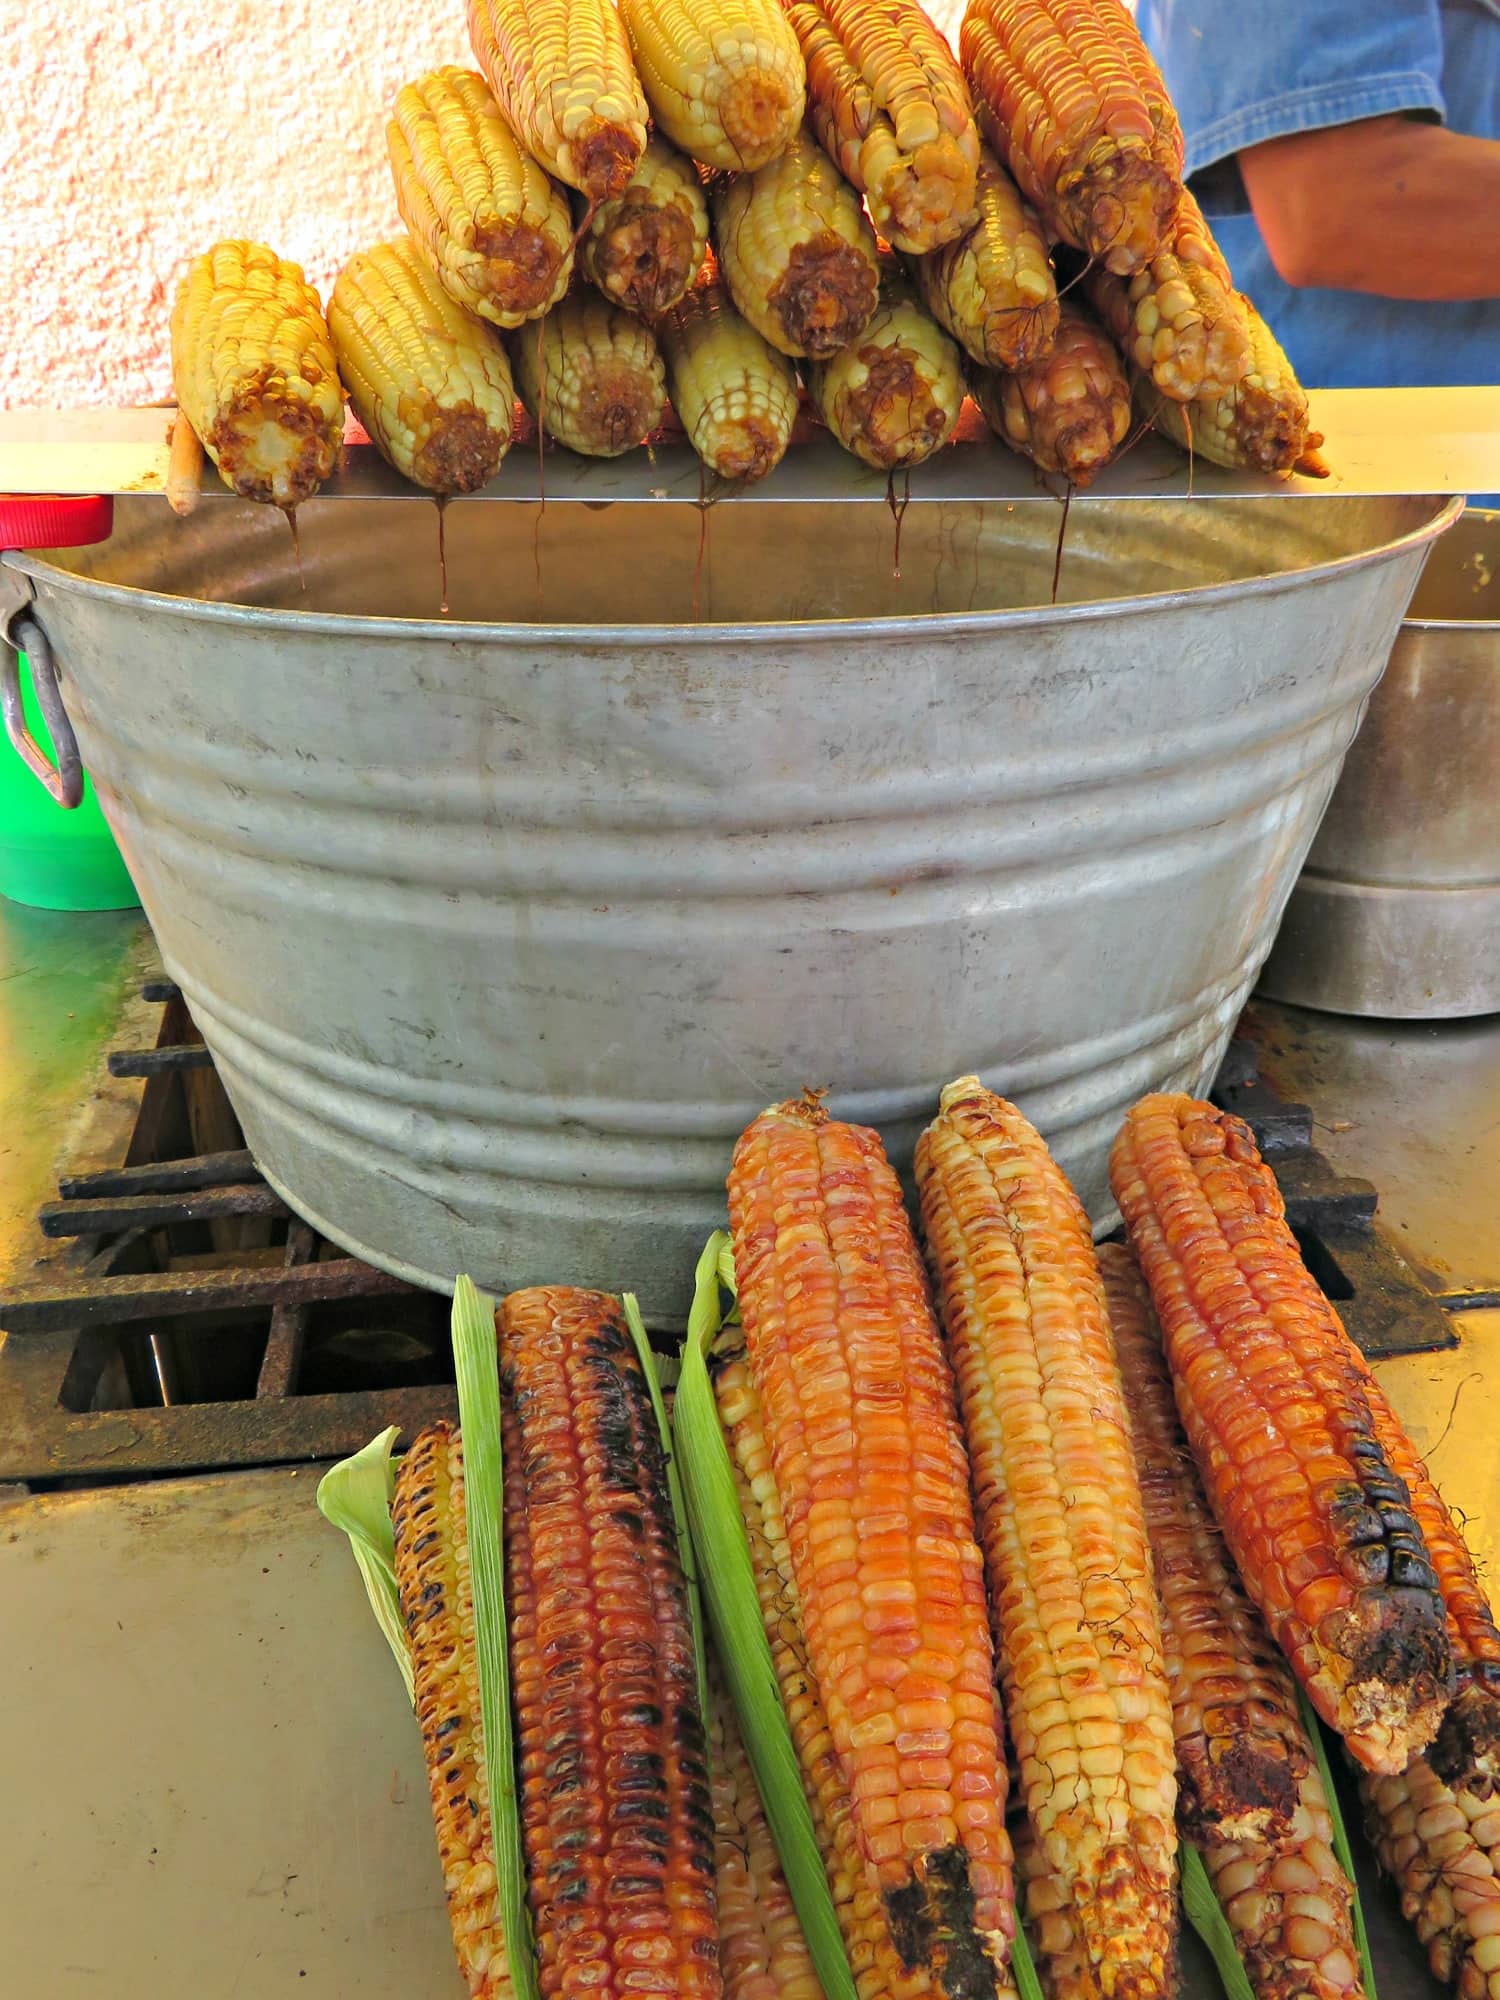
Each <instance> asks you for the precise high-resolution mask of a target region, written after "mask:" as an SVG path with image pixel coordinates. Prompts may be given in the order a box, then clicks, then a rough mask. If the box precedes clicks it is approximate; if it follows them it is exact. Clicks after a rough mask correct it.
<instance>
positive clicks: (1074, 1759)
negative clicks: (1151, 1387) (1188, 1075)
mask: <svg viewBox="0 0 1500 2000" xmlns="http://www.w3.org/2000/svg"><path fill="white" fill-rule="evenodd" d="M916 1178H917V1190H918V1193H919V1195H920V1198H921V1204H922V1229H923V1233H924V1235H925V1237H926V1241H927V1251H928V1257H929V1261H930V1263H931V1266H932V1271H933V1275H934V1278H935V1280H936V1286H937V1294H938V1303H939V1307H940V1310H941V1314H942V1320H943V1327H944V1333H945V1337H946V1341H947V1348H948V1355H949V1359H950V1361H951V1362H952V1365H953V1372H954V1374H955V1376H956V1377H957V1380H958V1395H959V1407H960V1410H961V1412H962V1415H963V1422H964V1429H965V1432H966V1434H967V1436H968V1440H969V1453H970V1459H971V1462H972V1465H973V1473H974V1497H975V1506H976V1511H977V1514H978V1518H979V1533H980V1541H981V1544H982V1546H983V1549H984V1555H985V1564H986V1568H987V1571H988V1575H989V1585H990V1602H991V1604H992V1606H993V1608H994V1617H995V1631H996V1642H997V1659H998V1663H999V1669H1000V1683H1001V1686H1002V1688H1003V1690H1004V1693H1005V1715H1006V1721H1007V1723H1008V1724H1009V1728H1010V1735H1011V1740H1012V1742H1013V1743H1014V1745H1015V1749H1016V1757H1017V1761H1018V1763H1019V1766H1020V1774H1021V1787H1022V1790H1023V1792H1024V1794H1025V1799H1026V1809H1027V1813H1028V1816H1029V1818H1030V1821H1031V1824H1032V1826H1033V1828H1034V1829H1035V1833H1036V1837H1037V1840H1038V1843H1039V1845H1040V1848H1041V1851H1042V1854H1043V1856H1044V1857H1045V1860H1046V1862H1047V1864H1048V1866H1049V1868H1051V1869H1052V1870H1054V1871H1056V1873H1057V1875H1058V1876H1059V1878H1060V1880H1061V1884H1062V1886H1063V1888H1064V1890H1065V1891H1066V1894H1067V1898H1068V1901H1069V1904H1070V1907H1071V1909H1072V1912H1073V1917H1074V1921H1075V1923H1076V1925H1077V1929H1078V1934H1079V1936H1078V1941H1079V1944H1080V1946H1081V1948H1082V1949H1083V1950H1084V1951H1085V1952H1086V1953H1087V1957H1088V1962H1089V1964H1090V1965H1091V1966H1093V1967H1095V1968H1096V1969H1097V1974H1098V1979H1099V1985H1100V1988H1101V1990H1102V1992H1103V1993H1104V1994H1105V1995H1106V1996H1115V1995H1119V1996H1122V2000H1124V1996H1132V2000H1134V1996H1144V1995H1147V1994H1156V1993H1162V1992H1165V1991H1166V1989H1167V1986H1168V1983H1169V1981H1170V1977H1171V1970H1172V1944H1173V1934H1174V1929H1175V1923H1176V1902H1177V1898H1176V1877H1175V1858H1176V1850H1177V1837H1176V1822H1175V1818H1174V1813H1175V1808H1176V1803H1177V1781H1176V1772H1175V1762H1174V1756H1173V1746H1172V1711H1171V1703H1170V1698H1169V1695H1168V1691H1167V1681H1166V1674H1165V1671H1164V1668H1163V1664H1162V1635H1161V1626H1160V1621H1159V1617H1158V1612H1157V1604H1156V1591H1155V1584H1154V1581H1153V1578H1152V1573H1151V1557H1150V1553H1149V1550H1148V1547H1147V1541H1146V1528H1145V1517H1144V1510H1143V1506H1142V1501H1141V1489H1140V1484H1139V1481H1138V1479H1137V1476H1136V1469H1135V1462H1134V1458H1133V1456H1132V1452H1131V1442H1130V1429H1129V1424H1128V1420H1127V1418H1126V1414H1125V1404H1124V1398H1123V1394H1122V1391H1121V1387H1120V1377H1119V1371H1118V1369H1117V1368H1116V1365H1115V1356H1114V1345H1113V1342H1112V1339H1111V1336H1110V1330H1109V1319H1108V1314H1107V1311H1106V1307H1105V1302H1104V1288H1103V1283H1102V1281H1101V1279H1100V1276H1099V1268H1098V1265H1097V1263H1096V1262H1095V1258H1094V1247H1093V1238H1092V1236H1091V1234H1090V1231H1089V1225H1088V1218H1087V1217H1086V1216H1085V1215H1084V1212H1083V1210H1082V1208H1081V1207H1080V1205H1079V1202H1078V1198H1077V1196H1076V1195H1075V1194H1074V1193H1073V1190H1072V1189H1071V1187H1069V1185H1068V1183H1067V1181H1066V1180H1065V1179H1064V1178H1063V1175H1062V1173H1061V1171H1060V1170H1059V1168H1058V1167H1057V1166H1056V1164H1055V1163H1054V1162H1053V1160H1052V1158H1051V1156H1050V1155H1049V1153H1048V1152H1047V1149H1046V1146H1045V1145H1044V1143H1043V1141H1042V1138H1041V1135H1040V1134H1039V1133H1038V1132H1037V1131H1036V1130H1035V1129H1034V1128H1033V1127H1032V1126H1031V1125H1030V1124H1028V1122H1027V1121H1026V1119H1025V1118H1024V1117H1022V1115H1021V1113H1020V1112H1019V1111H1017V1110H1016V1108H1015V1106H1014V1105H1012V1104H1008V1103H1006V1101H1005V1100H1004V1099H1003V1098H1000V1097H996V1096H995V1095H994V1094H993V1092H991V1091H988V1090H986V1089H985V1088H984V1087H983V1085H982V1084H981V1083H980V1082H979V1080H978V1078H977V1077H972V1076H969V1077H961V1078H960V1079H959V1080H958V1082H956V1083H951V1084H949V1086H948V1087H947V1089H946V1090H945V1091H944V1092H943V1094H942V1100H941V1108H940V1110H939V1113H938V1116H937V1118H936V1119H935V1120H934V1122H933V1123H932V1124H931V1125H929V1126H928V1128H927V1130H926V1131H925V1132H924V1133H923V1134H922V1137H921V1138H920V1139H919V1140H918V1142H917V1156H916Z"/></svg>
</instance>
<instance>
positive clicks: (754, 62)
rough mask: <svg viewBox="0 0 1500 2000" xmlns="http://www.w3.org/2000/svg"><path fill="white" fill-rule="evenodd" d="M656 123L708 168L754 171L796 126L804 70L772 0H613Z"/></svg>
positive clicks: (803, 94) (780, 149) (788, 139)
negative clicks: (627, 37)
mask: <svg viewBox="0 0 1500 2000" xmlns="http://www.w3.org/2000/svg"><path fill="white" fill-rule="evenodd" d="M620 14H621V17H622V19H623V20H624V23H625V27H626V31H627V33H628V34H629V36H630V46H631V49H632V50H633V52H634V55H635V62H636V67H637V69H638V70H639V71H640V75H641V81H642V82H643V83H644V85H645V88H646V97H647V100H648V101H649V103H650V105H651V111H652V115H653V117H654V118H655V120H656V123H657V126H658V128H659V129H660V130H661V131H662V132H664V133H665V134H666V136H667V137H668V138H669V139H670V140H671V141H672V143H673V145H674V146H680V147H681V148H682V150H683V152H685V153H689V154H691V155H692V157H693V158H694V159H695V160H701V161H702V162H703V164H704V165H705V166H707V167H721V168H723V169H725V170H726V171H729V172H740V173H753V172H754V171H755V169H756V168H757V167H763V166H764V165H765V164H766V162H767V161H768V160H774V159H775V158H776V157H777V155H778V154H779V153H781V152H783V151H784V150H785V149H786V147H787V146H789V145H790V144H791V142H792V140H793V138H794V137H795V136H796V132H797V128H798V126H799V125H800V124H801V123H802V109H803V105H804V103H805V101H806V84H807V80H806V75H805V73H804V70H803V66H802V53H801V51H800V49H799V48H798V47H797V38H796V36H795V35H794V34H793V33H792V31H791V29H790V28H789V27H788V25H787V22H786V20H785V18H784V16H783V15H782V12H781V9H780V7H779V6H778V5H777V4H776V0H620Z"/></svg>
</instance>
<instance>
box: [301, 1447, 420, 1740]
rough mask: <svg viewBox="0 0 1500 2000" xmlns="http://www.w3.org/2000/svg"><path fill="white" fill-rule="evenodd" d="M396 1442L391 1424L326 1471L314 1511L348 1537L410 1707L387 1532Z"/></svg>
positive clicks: (406, 1653)
mask: <svg viewBox="0 0 1500 2000" xmlns="http://www.w3.org/2000/svg"><path fill="white" fill-rule="evenodd" d="M395 1442H396V1426H395V1425H394V1424H392V1425H391V1426H390V1428H389V1429H388V1430H383V1431H382V1432H381V1433H380V1435H379V1437H375V1438H371V1440H370V1442H369V1443H368V1444H367V1445H366V1446H365V1448H364V1450H363V1451H357V1452H355V1454H354V1456H353V1457H352V1458H344V1459H340V1461H339V1463H338V1464H337V1465H332V1466H330V1467H329V1468H328V1470H327V1471H326V1472H325V1473H324V1474H323V1477H322V1478H321V1479H320V1480H319V1481H318V1512H319V1513H320V1514H321V1515H322V1516H323V1518H324V1520H325V1521H329V1522H331V1523H332V1525H333V1526H334V1527H335V1528H341V1529H342V1530H343V1532H344V1533H345V1534H346V1535H347V1536H348V1537H349V1546H350V1548H351V1549H353V1551H354V1560H355V1562H356V1563H357V1564H358V1565H359V1573H360V1575H361V1577H363V1579H364V1585H365V1595H366V1596H367V1597H368V1598H369V1600H370V1609H371V1610H372V1611H373V1612H374V1613H375V1622H376V1623H377V1624H378V1625H379V1627H380V1629H381V1631H382V1632H383V1633H384V1634H385V1642H386V1644H387V1645H388V1646H389V1647H390V1649H391V1652H392V1654H393V1655H394V1656H395V1661H396V1665H397V1666H398V1667H399V1668H400V1670H401V1679H402V1682H403V1683H404V1685H405V1687H406V1699H407V1700H408V1701H409V1702H411V1703H412V1704H413V1705H415V1703H416V1699H417V1690H416V1683H415V1682H414V1681H413V1679H412V1671H411V1653H410V1650H409V1649H408V1647H407V1643H406V1625H405V1623H404V1621H403V1619H402V1617H401V1593H400V1591H399V1590H398V1589H397V1587H396V1537H395V1534H394V1532H393V1531H392V1528H391V1496H392V1494H393V1493H394V1492H395V1490H396V1473H395V1468H394V1467H393V1466H392V1464H391V1446H392V1445H393V1444H394V1443H395Z"/></svg>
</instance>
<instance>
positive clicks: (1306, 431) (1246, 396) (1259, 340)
mask: <svg viewBox="0 0 1500 2000" xmlns="http://www.w3.org/2000/svg"><path fill="white" fill-rule="evenodd" d="M1235 296H1236V298H1237V299H1238V302H1239V305H1240V309H1241V311H1242V312H1243V314H1244V315H1245V318H1246V319H1247V321H1248V323H1249V329H1250V366H1249V368H1248V369H1247V370H1246V372H1245V373H1244V374H1243V375H1241V377H1240V378H1239V380H1238V381H1237V382H1236V383H1235V385H1234V387H1233V388H1231V389H1228V390H1226V391H1224V393H1223V394H1222V395H1217V396H1215V395H1203V396H1201V397H1199V398H1197V399H1196V400H1195V401H1193V402H1191V403H1177V402H1173V401H1171V400H1170V399H1169V398H1165V397H1161V396H1156V395H1146V396H1144V397H1142V399H1141V409H1142V414H1143V415H1144V416H1147V417H1149V418H1150V420H1151V422H1152V423H1154V424H1155V426H1156V428H1157V429H1158V430H1159V431H1162V432H1164V433H1165V434H1166V436H1167V437H1169V438H1171V439H1172V441H1173V443H1174V444H1180V445H1181V446H1182V448H1183V450H1184V451H1191V452H1194V453H1196V454H1197V455H1198V456H1199V457H1200V458H1206V459H1209V460H1211V461H1212V463H1213V464H1215V465H1229V466H1239V467H1245V468H1247V469H1249V470H1251V471H1254V472H1274V473H1277V474H1279V475H1281V476H1285V475H1286V474H1288V473H1291V472H1305V473H1309V474H1311V475H1312V476H1313V477H1315V478H1318V477H1322V476H1323V475H1324V474H1326V472H1327V469H1328V468H1327V467H1326V466H1325V465H1324V463H1323V461H1322V459H1321V458H1319V456H1318V447H1319V446H1320V445H1321V444H1322V442H1323V437H1322V433H1321V432H1320V431H1315V430H1313V428H1312V425H1311V421H1310V418H1309V413H1308V407H1307V395H1306V392H1305V391H1304V389H1303V387H1302V385H1301V383H1300V382H1299V381H1298V380H1297V377H1296V376H1295V374H1293V372H1292V365H1291V363H1290V362H1289V361H1288V360H1287V358H1286V356H1285V355H1284V354H1283V353H1282V351H1281V348H1280V346H1279V345H1278V344H1277V340H1276V336H1275V334H1273V333H1272V331H1271V329H1270V328H1269V327H1268V326H1267V325H1266V323H1265V321H1264V320H1263V319H1262V318H1261V316H1260V314H1259V313H1258V312H1257V311H1256V310H1255V307H1254V306H1253V305H1252V304H1251V303H1250V301H1249V299H1247V298H1246V296H1245V294H1244V293H1243V292H1238V293H1236V295H1235Z"/></svg>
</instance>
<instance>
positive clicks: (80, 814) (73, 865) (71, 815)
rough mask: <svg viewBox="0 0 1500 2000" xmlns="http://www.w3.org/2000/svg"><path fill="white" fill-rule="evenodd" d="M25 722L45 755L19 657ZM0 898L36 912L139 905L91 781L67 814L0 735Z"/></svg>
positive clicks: (48, 744) (48, 740)
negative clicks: (78, 803) (23, 904)
mask: <svg viewBox="0 0 1500 2000" xmlns="http://www.w3.org/2000/svg"><path fill="white" fill-rule="evenodd" d="M20 665H21V705H22V708H23V709H24V711H25V715H26V727H27V728H28V729H29V730H30V731H31V734H32V737H33V738H34V739H35V741H36V742H37V743H38V744H40V745H41V747H42V749H44V750H45V751H46V752H47V754H48V756H49V757H50V756H51V755H52V754H53V746H52V737H51V735H50V734H49V732H48V729H47V725H46V723H45V721H44V720H43V719H42V711H41V708H40V707H39V705H38V703H37V699H36V691H35V689H34V688H33V687H32V684H31V666H30V663H29V662H28V660H27V658H26V655H25V654H24V653H23V654H22V655H21V661H20ZM0 896H8V897H9V898H10V900H11V901H12V902H13V903H29V904H30V905H31V906H32V907H33V908H34V909H38V910H129V909H134V908H135V907H136V905H137V904H138V903H139V902H140V897H139V896H138V895H137V894H136V893H135V886H134V884H133V883H132V882H131V879H130V874H129V871H128V869H127V868H126V866H125V863H124V862H123V861H122V860H121V859H120V850H119V848H118V847H116V846H115V840H114V835H113V834H112V833H111V832H110V830H109V828H108V827H107V826H106V825H105V823H104V814H103V813H102V812H101V811H100V810H99V801H98V799H97V798H96V797H95V796H94V787H93V783H92V781H91V780H90V779H89V778H87V777H86V778H85V779H84V781H83V802H82V804H81V805H79V806H77V807H75V809H74V810H73V811H72V812H67V811H65V810H64V809H63V807H62V806H60V805H56V804H54V802H53V801H52V800H51V799H50V798H49V797H48V796H47V794H46V792H44V791H43V790H42V787H41V786H40V785H39V784H38V783H37V781H36V779H35V778H34V777H33V776H32V775H31V773H30V771H28V770H27V768H26V766H25V765H24V764H23V763H22V762H21V760H20V758H19V757H18V756H17V755H16V754H15V752H14V751H13V750H12V749H11V747H10V745H9V744H8V743H7V742H6V741H5V738H4V735H3V734H0Z"/></svg>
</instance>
